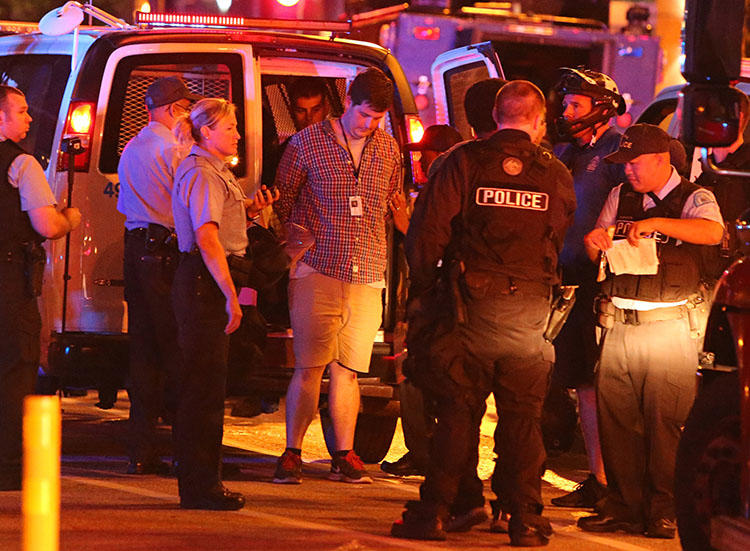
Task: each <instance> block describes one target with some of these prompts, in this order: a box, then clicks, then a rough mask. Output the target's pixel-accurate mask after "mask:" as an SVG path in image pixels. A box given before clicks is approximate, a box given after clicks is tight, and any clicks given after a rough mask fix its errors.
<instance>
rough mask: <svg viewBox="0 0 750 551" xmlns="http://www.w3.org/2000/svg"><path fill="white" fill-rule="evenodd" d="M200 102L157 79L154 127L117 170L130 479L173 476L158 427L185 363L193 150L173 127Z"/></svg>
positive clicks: (149, 103) (181, 86) (150, 92)
mask: <svg viewBox="0 0 750 551" xmlns="http://www.w3.org/2000/svg"><path fill="white" fill-rule="evenodd" d="M195 99H198V96H195V95H194V94H191V93H190V91H189V90H188V88H187V86H185V83H184V82H183V81H182V80H181V79H179V78H178V77H166V78H160V79H157V80H156V81H154V83H153V84H151V86H149V87H148V89H147V90H146V97H145V101H146V107H147V108H148V113H149V123H148V125H146V126H145V127H144V128H143V129H142V130H141V131H140V132H139V133H138V134H137V135H136V136H135V137H134V138H133V139H132V140H130V141H129V142H128V144H127V145H126V146H125V149H124V150H123V152H122V157H121V158H120V164H119V165H118V167H117V173H118V176H119V178H120V193H119V197H118V201H117V210H119V211H120V212H121V213H123V214H124V215H125V253H124V269H123V272H124V276H125V300H126V301H127V303H128V334H129V335H130V387H129V395H130V433H131V434H130V443H129V444H130V446H129V447H130V452H129V453H130V463H129V464H128V468H127V472H128V474H166V473H168V472H169V467H168V465H167V464H166V463H163V462H162V461H161V460H160V459H159V456H158V448H157V439H156V424H157V421H158V418H159V416H160V415H161V414H162V413H163V411H164V406H167V409H168V410H172V413H174V412H173V410H174V404H163V401H164V400H163V397H164V391H165V382H168V383H170V384H174V382H175V381H176V377H177V374H178V373H179V365H180V363H179V357H180V354H179V347H178V346H177V325H176V323H175V319H174V313H173V311H172V304H171V298H170V297H171V291H172V280H173V278H174V271H175V268H176V267H177V241H176V239H174V238H173V232H174V220H173V218H172V185H173V181H174V174H175V171H176V170H177V166H178V165H179V163H180V161H182V159H183V158H184V157H185V154H186V153H187V151H186V150H185V147H184V146H182V145H181V144H179V143H178V142H177V139H176V138H175V136H174V134H173V133H172V129H173V128H174V126H175V124H176V122H177V120H178V118H179V117H180V116H184V115H185V113H187V112H188V111H189V110H190V104H191V101H192V100H195ZM174 390H175V389H171V393H170V394H172V393H173V392H174Z"/></svg>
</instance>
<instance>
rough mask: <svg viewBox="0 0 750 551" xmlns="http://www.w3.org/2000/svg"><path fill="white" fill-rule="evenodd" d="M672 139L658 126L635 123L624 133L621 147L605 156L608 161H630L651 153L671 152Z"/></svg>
mask: <svg viewBox="0 0 750 551" xmlns="http://www.w3.org/2000/svg"><path fill="white" fill-rule="evenodd" d="M671 141H672V138H671V136H670V135H669V134H667V133H666V132H664V130H662V129H661V128H659V127H658V126H654V125H653V124H644V123H641V124H634V125H633V126H631V127H630V128H628V129H627V130H626V131H625V134H623V135H622V139H621V140H620V147H619V149H618V150H617V151H615V152H614V153H610V154H609V155H607V156H606V157H604V160H605V161H607V162H608V163H628V162H630V161H632V160H633V159H635V158H636V157H640V156H641V155H647V154H649V153H669V144H670V142H671Z"/></svg>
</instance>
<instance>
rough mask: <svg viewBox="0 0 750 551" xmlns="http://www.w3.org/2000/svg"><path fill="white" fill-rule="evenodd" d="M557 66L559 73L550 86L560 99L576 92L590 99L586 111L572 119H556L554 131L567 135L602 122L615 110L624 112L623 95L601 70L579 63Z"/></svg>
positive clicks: (613, 113) (613, 114)
mask: <svg viewBox="0 0 750 551" xmlns="http://www.w3.org/2000/svg"><path fill="white" fill-rule="evenodd" d="M560 70H561V71H562V75H561V76H560V80H559V81H558V83H557V84H556V85H555V89H554V90H555V92H556V93H557V94H558V96H559V97H560V98H561V99H562V97H563V96H565V95H567V94H580V95H582V96H588V97H590V98H591V99H592V109H591V112H590V113H589V114H587V115H585V116H583V117H581V118H580V119H576V120H572V121H566V120H565V119H564V118H562V116H561V117H560V118H558V119H557V121H556V126H557V132H558V134H559V135H560V136H561V137H563V138H571V137H572V136H573V135H574V134H577V133H578V132H580V131H581V130H584V129H586V128H590V127H593V126H596V125H598V124H600V123H604V122H606V121H608V120H609V119H610V118H611V117H613V116H615V115H616V114H617V115H622V114H624V113H625V110H626V109H627V106H626V105H625V98H623V97H622V96H621V95H620V92H619V91H618V90H617V84H615V81H614V80H612V79H611V78H610V77H608V76H607V75H605V74H604V73H598V72H596V71H591V70H589V69H584V68H583V67H580V68H578V69H571V68H570V67H562V68H561V69H560Z"/></svg>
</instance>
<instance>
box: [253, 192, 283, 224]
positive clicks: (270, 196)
mask: <svg viewBox="0 0 750 551" xmlns="http://www.w3.org/2000/svg"><path fill="white" fill-rule="evenodd" d="M280 195H281V194H280V193H279V190H278V189H276V188H273V189H268V188H267V187H266V186H260V189H259V190H258V191H256V192H255V194H254V195H253V198H252V199H248V200H247V202H246V204H245V209H246V211H247V215H248V217H250V218H252V217H254V216H256V215H258V214H259V213H260V211H262V210H263V209H264V208H266V207H269V206H271V205H273V204H274V203H275V202H276V201H277V200H278V199H279V197H280Z"/></svg>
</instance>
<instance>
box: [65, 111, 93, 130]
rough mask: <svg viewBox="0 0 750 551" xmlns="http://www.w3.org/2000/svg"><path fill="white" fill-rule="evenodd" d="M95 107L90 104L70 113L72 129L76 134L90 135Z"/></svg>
mask: <svg viewBox="0 0 750 551" xmlns="http://www.w3.org/2000/svg"><path fill="white" fill-rule="evenodd" d="M92 111H93V107H92V105H91V104H90V103H83V104H81V105H78V106H77V107H76V108H75V109H73V111H72V112H71V113H70V129H71V130H72V131H73V132H75V133H76V134H88V133H89V131H90V130H91V123H92V122H93V121H92V118H93V117H92Z"/></svg>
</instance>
